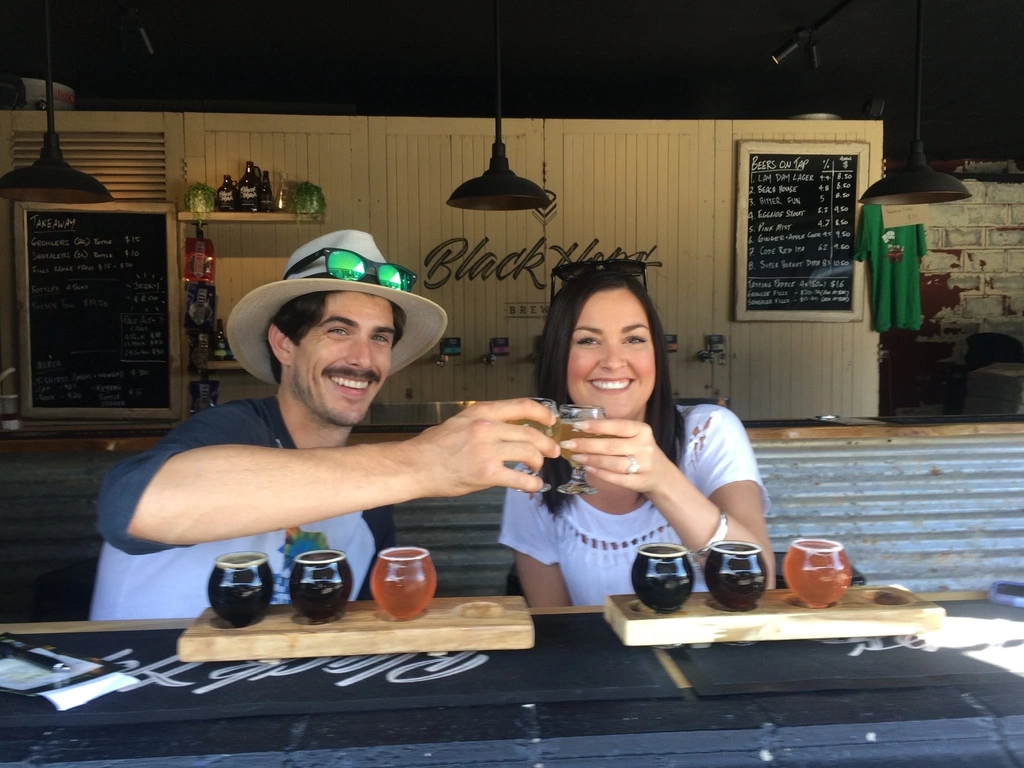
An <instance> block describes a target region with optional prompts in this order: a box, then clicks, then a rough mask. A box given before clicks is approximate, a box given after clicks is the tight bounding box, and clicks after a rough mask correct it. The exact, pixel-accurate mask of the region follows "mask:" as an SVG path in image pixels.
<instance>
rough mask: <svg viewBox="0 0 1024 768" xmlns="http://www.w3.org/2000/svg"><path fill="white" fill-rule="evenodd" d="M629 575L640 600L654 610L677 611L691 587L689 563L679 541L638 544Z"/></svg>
mask: <svg viewBox="0 0 1024 768" xmlns="http://www.w3.org/2000/svg"><path fill="white" fill-rule="evenodd" d="M630 576H631V578H632V581H633V591H634V592H636V596H637V597H639V598H640V602H642V603H643V604H644V605H646V606H647V607H648V608H650V609H651V610H652V611H654V612H655V613H673V612H675V611H678V610H679V609H680V608H681V607H682V605H683V603H685V602H686V598H688V597H689V596H690V593H691V592H692V591H693V566H692V565H691V564H690V558H689V550H688V549H687V548H686V547H684V546H683V545H682V544H669V543H654V544H641V545H640V546H639V547H637V550H636V559H634V560H633V570H632V572H631V574H630Z"/></svg>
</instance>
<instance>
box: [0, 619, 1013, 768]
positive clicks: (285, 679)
mask: <svg viewBox="0 0 1024 768" xmlns="http://www.w3.org/2000/svg"><path fill="white" fill-rule="evenodd" d="M954 605H955V604H948V603H947V604H946V606H947V609H948V610H950V613H951V615H952V616H962V617H976V618H978V619H979V620H982V621H984V620H988V619H993V618H994V619H995V620H997V621H1001V622H1006V621H1009V622H1011V623H1013V624H1014V625H1016V624H1017V622H1024V618H1022V617H1024V614H1020V612H1019V611H1018V612H1017V613H1013V610H1014V609H1005V608H1001V609H1000V608H996V607H994V606H991V605H989V604H987V603H983V602H980V601H974V602H971V603H963V604H962V605H960V606H955V607H954ZM993 609H995V613H993ZM1007 611H1009V612H1010V613H1007ZM534 620H535V624H536V628H537V643H536V647H535V648H533V649H530V650H525V651H501V652H480V653H458V654H456V653H452V654H448V655H447V656H441V657H428V656H426V655H423V654H402V655H391V656H364V657H340V658H335V659H330V658H325V659H306V660H290V661H288V660H286V661H285V662H282V663H275V664H269V665H261V664H258V663H255V662H230V663H220V664H185V663H182V662H180V661H178V660H177V658H176V656H175V653H174V641H175V638H176V636H177V633H178V631H177V630H169V629H163V630H159V629H157V630H148V631H143V630H134V631H130V630H123V631H113V632H109V633H108V632H92V633H88V634H84V635H83V634H49V633H47V634H43V635H40V636H39V637H40V638H45V639H46V640H47V641H48V642H52V643H54V644H57V645H61V646H64V647H69V648H70V647H76V648H77V649H80V650H82V651H83V652H87V653H91V654H94V655H99V656H106V657H108V658H112V659H117V663H118V664H120V665H121V666H122V667H123V668H124V669H125V671H128V672H129V673H134V674H136V675H137V676H139V677H141V678H142V680H143V684H142V685H141V686H139V687H137V688H135V689H128V690H126V691H124V692H120V693H114V694H109V695H107V696H104V697H101V698H99V699H96V700H94V701H92V702H89V703H87V704H85V705H83V706H81V707H78V708H75V709H72V710H68V711H66V712H56V711H55V710H53V708H52V706H51V705H50V704H49V703H48V702H45V701H44V700H41V699H30V698H25V697H19V696H12V695H3V696H0V715H2V716H0V755H2V757H0V764H2V765H20V764H29V763H31V764H33V765H36V764H50V763H60V764H61V765H67V766H83V768H84V766H85V765H86V764H89V761H104V764H113V765H118V764H119V763H116V762H115V763H110V762H107V761H121V760H123V761H131V760H142V759H147V758H148V760H149V761H152V762H147V764H152V765H157V764H159V765H161V766H171V767H172V768H177V767H178V766H181V767H182V768H184V767H185V766H194V765H196V764H207V763H208V762H210V761H224V762H223V763H221V762H218V764H224V765H235V764H239V765H240V764H242V763H241V762H233V761H242V760H244V761H245V763H244V764H246V765H249V766H259V767H260V768H269V767H270V766H275V767H277V766H281V767H282V768H283V766H295V765H313V764H322V765H402V766H434V767H436V766H475V767H477V768H480V767H482V766H523V767H524V768H525V767H526V766H536V765H537V764H545V765H570V764H571V765H574V766H609V765H613V764H614V765H615V766H617V767H619V768H627V766H634V765H636V766H650V765H700V766H711V767H712V768H713V767H715V766H736V765H741V764H742V765H747V764H750V765H758V764H765V763H768V764H772V763H774V764H777V765H793V766H827V765H842V766H844V767H845V766H892V765H908V766H910V765H915V766H916V765H928V766H944V765H957V766H971V765H976V764H982V762H981V761H984V763H983V764H985V765H987V766H999V767H1001V768H1016V767H1019V763H1018V762H1015V760H1016V758H1015V757H1014V755H1020V754H1024V679H1022V678H1020V677H1018V676H1016V675H1014V674H1012V673H1010V672H1008V671H1007V670H1006V669H1003V668H1000V667H998V666H997V665H995V664H991V663H990V664H983V663H982V662H979V661H977V660H974V659H966V658H964V659H958V658H957V657H956V655H955V653H954V652H953V651H950V650H948V649H943V650H940V651H939V652H928V649H927V648H923V647H920V646H921V644H920V643H918V647H913V645H914V644H913V643H911V642H909V640H908V641H907V642H904V643H903V644H899V643H889V646H890V647H888V648H885V649H883V648H878V647H868V648H867V650H866V652H863V653H851V648H853V647H854V644H855V643H857V642H861V641H862V640H863V639H859V640H851V641H848V642H845V643H840V644H821V643H813V646H815V649H816V651H818V652H819V655H820V653H821V652H825V651H828V650H829V649H831V650H832V651H833V656H834V658H835V659H836V664H837V665H838V664H846V665H848V666H849V667H850V668H859V669H860V670H861V671H862V674H860V675H859V677H858V676H856V675H851V676H849V679H848V678H846V677H844V676H843V675H841V674H837V675H835V679H833V680H825V681H824V682H822V681H821V680H820V679H817V678H816V676H815V675H816V674H817V673H816V672H815V671H814V670H811V671H810V672H809V673H808V674H803V672H802V669H801V659H803V658H805V657H806V656H807V654H806V650H807V648H808V644H809V643H810V641H792V642H788V643H785V642H781V643H780V642H776V643H758V644H753V645H751V644H744V645H742V646H739V645H734V646H730V647H729V648H728V649H727V650H728V651H729V652H731V653H732V654H741V655H745V656H746V657H747V658H748V659H750V660H752V661H751V663H752V664H753V669H754V670H755V672H754V673H753V677H754V678H757V677H758V673H757V672H756V670H757V669H758V668H761V669H763V670H765V671H766V674H767V675H768V677H769V678H770V677H773V676H774V677H779V675H780V674H781V675H782V677H783V678H786V679H788V680H789V683H788V685H789V688H780V687H776V688H774V689H768V690H775V691H776V692H765V690H766V689H765V688H764V682H763V679H767V678H763V679H762V680H761V682H760V683H756V681H755V685H754V686H752V688H751V690H750V691H749V692H732V693H727V694H722V695H705V694H704V693H702V692H701V689H699V688H698V689H692V688H690V687H688V683H687V681H686V679H685V678H683V677H681V676H680V673H679V668H678V667H676V665H675V662H676V661H680V659H683V658H685V656H686V655H687V653H688V651H687V649H686V648H685V647H682V648H677V649H674V650H671V651H668V652H665V651H663V650H659V649H654V648H643V647H634V648H630V647H625V646H622V645H621V643H619V641H618V638H617V637H616V636H615V635H614V634H613V633H612V632H611V630H610V629H609V628H608V626H607V625H606V624H605V623H604V620H603V618H602V616H601V615H600V614H597V613H585V612H578V611H577V612H573V613H568V614H554V615H551V614H547V615H536V616H535V617H534ZM104 624H105V625H106V626H108V627H110V626H111V625H113V624H114V623H113V622H108V623H104ZM120 624H122V625H124V626H130V623H127V622H122V623H120ZM97 626H99V625H97ZM11 629H13V628H11ZM22 631H23V632H24V625H23V629H22ZM890 640H891V639H890ZM986 642H987V641H986V640H985V636H984V634H978V635H977V639H976V643H975V645H976V646H977V648H973V649H974V650H977V649H978V648H980V647H982V646H983V645H985V643H986ZM992 642H993V643H995V641H992ZM868 645H870V644H868ZM880 650H882V651H884V652H883V653H877V651H880ZM1003 650H1009V649H1003ZM700 653H706V651H701V650H695V651H693V654H694V658H696V654H700ZM787 654H788V656H787ZM951 654H952V655H951ZM965 656H966V654H965ZM787 658H788V659H789V662H787V661H786V659H787ZM907 660H910V662H912V663H910V664H907V663H905V662H907ZM691 661H692V660H691ZM915 665H917V667H918V669H917V670H916V671H914V670H911V671H905V669H904V668H909V667H913V666H915ZM680 666H683V665H682V662H681V663H680ZM826 666H831V665H830V664H828V663H827V662H826ZM780 668H788V669H789V670H790V673H789V674H788V675H787V673H785V672H782V673H780V672H779V669H780ZM683 669H686V667H685V666H683ZM864 670H867V674H863V672H864ZM872 670H879V671H877V672H876V673H875V674H872ZM712 674H715V673H714V672H713V670H712ZM729 675H731V676H732V677H733V678H735V674H734V673H732V672H729V673H728V675H727V677H728V676H729ZM887 676H891V679H890V678H889V677H887ZM855 677H857V679H853V678H855ZM801 679H803V680H805V681H807V682H805V683H803V684H800V682H799V681H800V680H801ZM865 680H867V681H868V683H869V684H868V686H867V687H864V686H863V684H864V682H865ZM793 681H797V682H796V684H795V687H794V682H793ZM758 686H760V687H758ZM214 756H215V757H214ZM610 761H614V762H610ZM93 764H94V763H93Z"/></svg>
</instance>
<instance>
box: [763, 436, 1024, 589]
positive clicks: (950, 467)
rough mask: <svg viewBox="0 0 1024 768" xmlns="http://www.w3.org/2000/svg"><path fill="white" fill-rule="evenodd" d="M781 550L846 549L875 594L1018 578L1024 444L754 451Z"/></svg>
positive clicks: (801, 445)
mask: <svg viewBox="0 0 1024 768" xmlns="http://www.w3.org/2000/svg"><path fill="white" fill-rule="evenodd" d="M754 451H755V453H756V454H757V459H758V463H759V465H760V467H761V472H762V474H763V476H764V480H765V485H766V486H767V488H768V492H769V494H770V495H771V497H772V509H771V512H770V513H769V519H768V529H769V532H770V534H771V537H772V543H773V546H774V548H775V549H776V550H778V551H784V550H785V549H786V547H787V546H788V543H789V541H790V540H792V539H794V538H797V537H799V536H823V537H827V538H833V539H837V540H839V541H842V542H843V543H844V544H845V546H846V547H847V550H848V551H849V555H850V560H851V561H852V562H853V563H854V564H855V565H856V566H857V568H858V569H859V570H860V571H861V572H862V573H863V574H864V576H865V578H866V579H867V581H868V583H871V584H889V583H895V584H902V585H903V586H905V587H907V588H909V589H911V590H913V591H915V592H934V591H940V590H947V589H949V590H962V589H987V588H988V587H989V585H990V584H991V583H992V582H993V581H995V580H996V579H1006V578H1013V579H1024V436H1022V435H983V436H982V435H979V436H976V437H971V436H969V437H965V436H958V437H913V438H888V439H887V438H877V439H862V440H779V441H763V442H757V443H755V444H754Z"/></svg>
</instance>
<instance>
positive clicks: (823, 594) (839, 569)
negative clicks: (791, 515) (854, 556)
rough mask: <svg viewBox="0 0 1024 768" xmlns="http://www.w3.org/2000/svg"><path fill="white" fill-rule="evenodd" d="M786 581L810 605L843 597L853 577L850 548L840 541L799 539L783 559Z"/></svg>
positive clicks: (830, 602) (809, 606) (791, 545)
mask: <svg viewBox="0 0 1024 768" xmlns="http://www.w3.org/2000/svg"><path fill="white" fill-rule="evenodd" d="M782 573H783V574H784V576H785V578H786V584H787V585H788V586H789V588H790V590H791V591H792V592H793V594H794V595H796V596H797V597H798V598H799V599H800V600H802V601H803V603H804V604H805V605H806V606H807V607H808V608H827V607H828V606H830V605H832V604H833V603H836V602H838V601H839V598H841V597H842V596H843V594H844V593H845V592H846V589H847V587H849V586H850V581H851V580H852V578H853V569H852V568H851V567H850V561H849V560H848V559H847V557H846V550H845V549H844V548H843V545H842V544H840V543H839V542H838V541H829V540H828V539H796V540H795V541H794V542H793V543H792V544H790V545H789V551H787V552H786V557H785V558H784V559H783V561H782Z"/></svg>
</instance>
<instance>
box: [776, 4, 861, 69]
mask: <svg viewBox="0 0 1024 768" xmlns="http://www.w3.org/2000/svg"><path fill="white" fill-rule="evenodd" d="M852 2H853V0H839V2H838V3H836V4H835V5H834V6H832V9H831V10H830V11H829V12H828V13H826V14H825V15H824V16H822V17H821V18H820V19H818V20H817V21H815V22H814V23H813V24H811V26H809V27H797V28H796V31H794V32H793V36H792V37H790V38H789V40H787V41H786V42H785V43H783V44H782V45H780V46H779V47H778V48H776V49H775V53H773V54H772V61H774V62H775V63H776V64H781V63H782V62H783V61H785V60H786V59H787V58H789V56H790V55H792V53H793V51H795V50H796V49H797V48H799V47H800V44H801V43H803V44H804V47H805V49H806V51H807V64H808V65H809V66H810V67H811V69H817V68H818V65H819V64H820V63H821V58H820V57H819V56H818V45H817V43H815V42H813V36H814V33H815V32H817V31H818V30H819V29H821V28H822V27H823V26H825V25H826V24H828V23H829V22H830V21H831V20H832V17H833V16H835V15H836V14H837V13H839V12H840V11H841V10H843V8H845V7H846V6H848V5H849V4H850V3H852Z"/></svg>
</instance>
